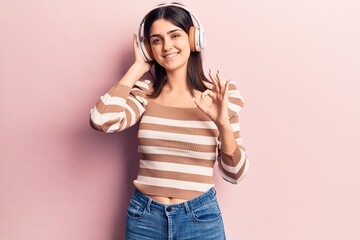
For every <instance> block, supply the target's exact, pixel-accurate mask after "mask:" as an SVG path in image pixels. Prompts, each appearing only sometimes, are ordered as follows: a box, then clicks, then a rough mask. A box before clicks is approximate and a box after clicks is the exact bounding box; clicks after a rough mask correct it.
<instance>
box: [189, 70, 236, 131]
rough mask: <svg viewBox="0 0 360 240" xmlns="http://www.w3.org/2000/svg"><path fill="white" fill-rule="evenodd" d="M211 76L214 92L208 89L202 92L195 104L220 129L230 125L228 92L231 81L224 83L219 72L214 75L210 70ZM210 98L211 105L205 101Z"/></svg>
mask: <svg viewBox="0 0 360 240" xmlns="http://www.w3.org/2000/svg"><path fill="white" fill-rule="evenodd" d="M209 76H210V79H211V80H212V82H213V88H212V90H210V89H208V90H205V91H204V92H202V93H201V94H200V95H198V96H197V97H196V98H195V100H194V101H195V104H196V105H197V107H198V108H199V109H200V110H202V111H203V112H204V113H205V114H206V115H208V116H209V118H210V119H211V120H212V121H213V122H214V123H215V124H216V126H218V127H222V126H225V124H229V113H228V90H229V84H230V81H229V80H227V81H222V80H221V79H220V76H219V71H217V73H216V74H213V73H212V72H211V70H210V69H209ZM207 96H209V97H210V98H211V100H212V101H211V103H210V104H209V103H208V101H205V98H206V97H207Z"/></svg>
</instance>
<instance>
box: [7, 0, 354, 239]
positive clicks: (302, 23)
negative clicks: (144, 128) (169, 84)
mask: <svg viewBox="0 0 360 240" xmlns="http://www.w3.org/2000/svg"><path fill="white" fill-rule="evenodd" d="M123 2H124V1H84V0H77V1H41V0H33V1H4V0H2V1H0V77H1V83H0V104H1V105H0V109H1V111H2V113H1V118H0V129H1V136H0V140H1V144H0V239H4V240H23V239H26V240H39V239H51V240H63V239H66V240H115V239H122V234H123V225H124V218H125V208H126V206H127V202H128V199H129V198H130V195H131V193H132V190H133V186H132V184H131V180H132V179H133V178H134V177H135V176H136V168H137V158H136V145H134V144H133V142H134V141H136V136H135V134H136V129H135V128H134V129H129V130H127V131H125V132H123V133H118V134H110V135H107V134H102V133H99V132H95V131H94V130H92V129H91V128H90V126H89V124H88V115H89V109H90V108H91V107H92V105H93V104H95V102H96V101H97V99H98V97H99V96H100V95H101V94H103V93H104V92H105V91H106V90H107V89H108V88H109V87H110V86H111V85H112V84H113V83H114V82H115V81H116V80H117V79H119V78H120V76H121V75H122V74H123V73H124V71H125V69H126V68H127V67H129V65H130V64H131V62H132V59H133V58H132V55H131V51H132V50H131V40H132V34H133V33H135V32H136V31H137V26H138V24H139V22H140V20H141V18H142V17H143V15H144V14H145V13H146V12H147V11H148V10H149V9H150V8H151V7H153V6H155V5H156V4H158V3H160V2H159V1H140V0H133V1H131V4H129V3H123ZM126 2H128V1H126ZM185 4H186V5H187V6H188V7H189V8H190V9H192V10H193V11H194V12H195V13H196V14H197V16H198V17H199V18H200V19H201V21H202V23H203V25H204V26H205V28H206V32H207V39H208V41H207V42H208V48H207V50H206V51H205V53H204V56H205V58H206V61H205V68H209V67H211V68H213V69H219V70H220V71H221V72H222V73H223V74H224V75H227V76H229V77H231V78H232V79H233V80H235V81H237V82H238V84H239V86H240V89H241V93H242V95H243V96H244V98H245V100H246V107H245V108H244V110H243V111H242V112H241V126H242V134H243V138H244V143H245V145H246V147H247V149H248V155H249V158H250V160H251V167H250V170H249V173H248V176H247V178H246V179H245V180H244V181H243V182H242V183H241V184H240V185H237V186H234V185H230V184H228V183H225V182H224V181H222V180H221V179H220V178H219V176H218V175H216V179H217V189H218V192H219V194H218V197H219V202H220V205H221V207H222V210H223V216H224V219H225V225H226V229H227V234H228V239H230V240H237V239H244V240H245V239H247V240H263V239H274V240H275V239H276V240H304V239H309V240H338V239H341V240H358V239H360V231H359V228H358V225H359V222H360V207H359V202H360V191H359V189H360V177H359V174H358V169H359V168H360V164H359V160H360V151H359V147H358V144H359V139H358V138H359V134H360V131H359V130H360V127H359V122H360V107H359V102H360V94H359V89H360V83H359V80H360V67H359V66H360V64H359V63H360V59H359V56H360V47H359V42H360V31H359V29H360V15H359V11H358V10H359V7H360V4H359V2H358V1H351V0H342V1H340V0H339V1H332V0H330V1H329V0H327V1H325V0H303V1H280V0H275V1H260V0H255V1H246V2H244V1H236V0H230V1H223V2H222V4H219V1H206V7H204V6H203V2H200V1H198V2H194V1H191V2H190V1H189V2H188V3H187V2H185Z"/></svg>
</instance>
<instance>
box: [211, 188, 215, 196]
mask: <svg viewBox="0 0 360 240" xmlns="http://www.w3.org/2000/svg"><path fill="white" fill-rule="evenodd" d="M212 190H213V192H214V195H215V196H216V190H215V188H212Z"/></svg>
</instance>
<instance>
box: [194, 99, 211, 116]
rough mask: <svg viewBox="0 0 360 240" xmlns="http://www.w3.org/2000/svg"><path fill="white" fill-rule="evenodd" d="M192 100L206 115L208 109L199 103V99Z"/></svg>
mask: <svg viewBox="0 0 360 240" xmlns="http://www.w3.org/2000/svg"><path fill="white" fill-rule="evenodd" d="M193 100H194V102H195V104H196V106H197V107H198V108H199V109H200V110H201V111H203V112H204V113H206V111H207V109H208V107H207V106H206V105H205V104H203V103H202V102H200V99H199V98H193Z"/></svg>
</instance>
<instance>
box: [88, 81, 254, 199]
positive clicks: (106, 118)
mask: <svg viewBox="0 0 360 240" xmlns="http://www.w3.org/2000/svg"><path fill="white" fill-rule="evenodd" d="M151 90H152V85H151V82H150V81H148V80H139V81H138V82H136V84H135V85H134V87H133V88H129V87H127V86H124V85H121V84H119V83H117V84H116V85H115V86H114V87H112V88H111V89H110V90H109V91H108V92H107V93H106V94H105V95H104V96H102V97H101V98H100V100H99V102H98V103H97V104H96V106H95V107H93V108H92V109H91V111H90V113H91V125H92V126H93V127H94V128H95V129H97V130H101V131H105V132H114V131H121V130H124V129H126V128H128V127H130V126H133V125H134V124H135V123H136V122H138V121H139V120H140V125H139V132H138V139H139V148H138V152H139V157H140V162H139V171H138V176H137V179H136V180H134V185H135V186H136V187H137V188H138V189H139V190H140V191H142V192H143V193H145V194H149V195H159V196H168V197H175V198H182V199H191V198H194V197H196V196H199V195H201V194H202V193H204V192H206V191H208V190H209V189H210V188H211V187H213V186H214V182H213V167H214V163H215V162H216V161H217V162H218V164H217V165H218V168H219V173H220V175H221V176H222V177H223V178H224V179H225V180H226V181H228V182H231V183H233V184H236V183H238V182H239V181H240V180H241V179H243V177H244V176H245V173H246V172H247V169H248V167H249V164H248V159H247V155H246V153H245V148H244V147H243V146H242V138H241V135H240V124H239V118H238V114H237V113H238V112H239V111H240V110H241V109H242V108H243V106H244V101H243V98H242V97H241V95H240V92H239V90H238V89H237V87H236V84H235V83H234V82H230V86H229V91H228V96H229V102H228V110H229V121H230V124H231V127H232V130H233V133H234V137H235V140H236V142H237V144H238V146H239V147H238V148H237V149H236V151H234V153H232V154H227V153H224V152H222V150H221V143H220V142H219V136H218V135H219V132H218V130H217V127H216V125H215V124H214V122H213V121H211V120H210V119H209V118H208V116H207V115H206V114H204V113H203V112H202V111H201V110H199V109H198V108H176V107H169V106H164V105H161V104H158V103H156V102H154V101H153V100H152V99H149V98H148V97H147V94H148V93H150V92H151Z"/></svg>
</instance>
